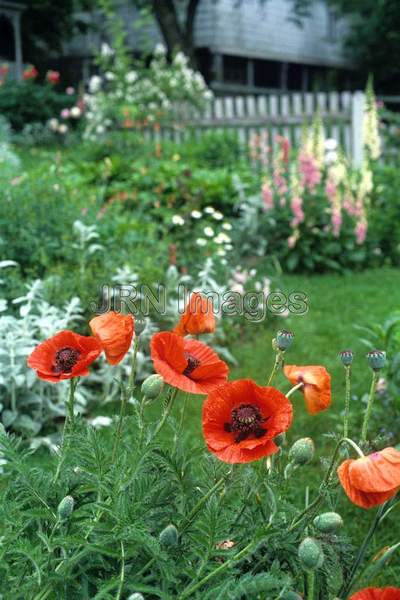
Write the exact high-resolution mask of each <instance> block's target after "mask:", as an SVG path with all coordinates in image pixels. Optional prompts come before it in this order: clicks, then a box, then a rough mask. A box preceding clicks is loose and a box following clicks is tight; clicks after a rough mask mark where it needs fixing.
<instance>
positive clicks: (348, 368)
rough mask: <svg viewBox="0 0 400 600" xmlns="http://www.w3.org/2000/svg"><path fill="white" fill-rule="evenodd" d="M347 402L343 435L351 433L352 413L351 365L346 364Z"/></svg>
mask: <svg viewBox="0 0 400 600" xmlns="http://www.w3.org/2000/svg"><path fill="white" fill-rule="evenodd" d="M345 370H346V371H345V373H346V376H345V382H346V391H345V403H344V422H343V437H348V435H349V414H350V397H351V365H346V366H345Z"/></svg>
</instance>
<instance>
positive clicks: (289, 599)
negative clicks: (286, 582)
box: [282, 591, 303, 600]
mask: <svg viewBox="0 0 400 600" xmlns="http://www.w3.org/2000/svg"><path fill="white" fill-rule="evenodd" d="M302 599H303V597H302V596H300V594H298V593H297V592H292V591H289V592H285V593H284V594H283V596H282V600H302Z"/></svg>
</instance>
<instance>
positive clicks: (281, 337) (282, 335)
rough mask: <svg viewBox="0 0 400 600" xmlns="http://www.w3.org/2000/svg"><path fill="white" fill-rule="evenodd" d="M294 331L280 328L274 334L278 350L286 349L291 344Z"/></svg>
mask: <svg viewBox="0 0 400 600" xmlns="http://www.w3.org/2000/svg"><path fill="white" fill-rule="evenodd" d="M293 338H294V333H292V332H291V331H286V330H285V329H281V330H280V331H278V333H277V334H276V344H277V346H278V348H279V350H287V349H288V348H290V346H291V345H292V342H293Z"/></svg>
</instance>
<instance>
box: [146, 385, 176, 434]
mask: <svg viewBox="0 0 400 600" xmlns="http://www.w3.org/2000/svg"><path fill="white" fill-rule="evenodd" d="M177 393H178V388H171V392H170V395H169V398H168V400H167V405H166V407H165V410H164V414H163V416H162V418H161V421H159V423H158V425H157V427H156V429H155V431H154V433H153V436H152V438H151V441H153V440H154V438H156V437H157V435H158V434H159V433H160V431H161V429H162V428H163V427H164V425H165V422H166V420H167V419H168V417H169V415H170V412H171V410H172V407H173V405H174V401H175V398H176V395H177Z"/></svg>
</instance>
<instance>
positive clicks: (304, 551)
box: [298, 537, 324, 571]
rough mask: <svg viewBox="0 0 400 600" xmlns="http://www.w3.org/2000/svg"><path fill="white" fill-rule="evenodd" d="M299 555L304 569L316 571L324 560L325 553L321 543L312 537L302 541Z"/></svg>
mask: <svg viewBox="0 0 400 600" xmlns="http://www.w3.org/2000/svg"><path fill="white" fill-rule="evenodd" d="M298 556H299V560H300V564H301V566H302V568H303V569H304V571H314V570H315V569H318V568H319V567H321V566H322V563H323V562H324V553H323V551H322V548H321V545H320V543H319V542H318V541H317V540H316V539H314V538H311V537H307V538H304V540H303V541H302V542H301V544H300V546H299V551H298Z"/></svg>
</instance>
